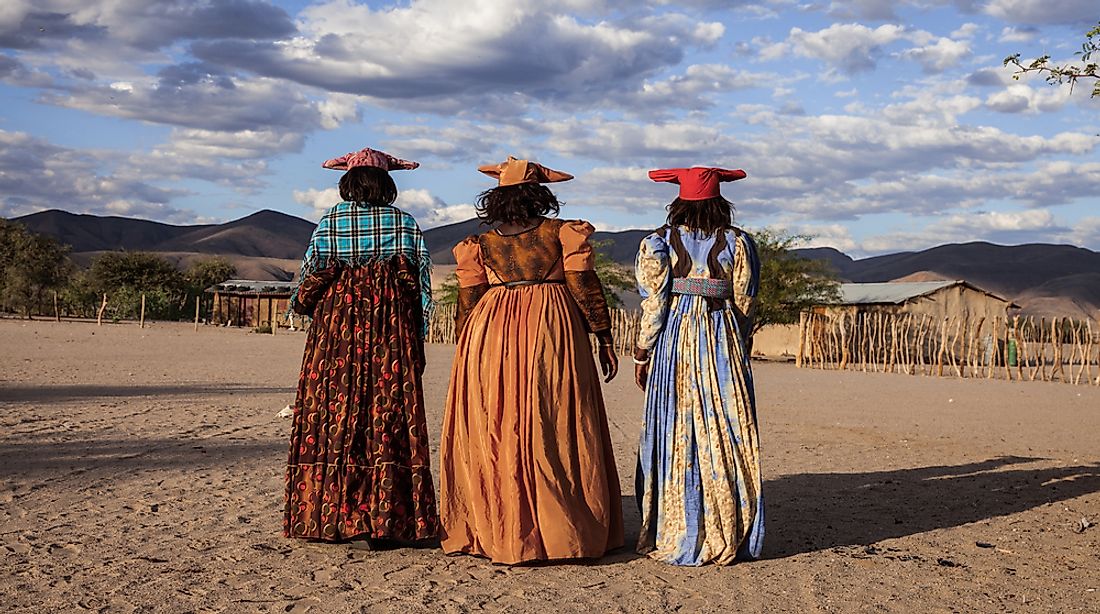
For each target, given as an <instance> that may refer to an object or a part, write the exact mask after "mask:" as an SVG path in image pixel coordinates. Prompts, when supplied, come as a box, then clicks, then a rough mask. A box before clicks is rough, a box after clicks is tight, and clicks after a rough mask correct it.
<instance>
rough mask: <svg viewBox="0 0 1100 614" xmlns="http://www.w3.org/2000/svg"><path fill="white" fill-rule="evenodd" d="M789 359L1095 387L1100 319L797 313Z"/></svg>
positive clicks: (1099, 372)
mask: <svg viewBox="0 0 1100 614" xmlns="http://www.w3.org/2000/svg"><path fill="white" fill-rule="evenodd" d="M796 364H797V365H798V366H799V367H804V368H813V369H839V370H860V371H875V372H888V373H905V374H909V375H918V374H919V375H926V376H945V375H947V376H952V375H953V376H955V377H967V378H985V379H1007V380H1013V381H1025V380H1026V381H1035V380H1040V381H1059V382H1066V383H1072V384H1086V385H1089V384H1092V385H1097V386H1100V324H1097V323H1096V322H1094V321H1093V320H1075V319H1071V318H1051V319H1049V320H1048V319H1047V318H1034V317H1020V316H1017V317H1006V318H1000V317H998V318H994V319H993V320H991V321H987V320H985V319H984V318H976V319H973V318H959V317H952V318H944V319H943V320H938V319H933V318H931V317H929V316H921V315H914V314H893V313H882V312H873V313H859V314H851V313H841V314H835V315H834V314H820V313H804V314H802V319H801V322H800V324H799V342H798V354H797V358H796ZM1094 367H1096V373H1095V374H1094V372H1093V368H1094Z"/></svg>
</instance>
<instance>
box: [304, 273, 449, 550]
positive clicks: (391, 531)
mask: <svg viewBox="0 0 1100 614" xmlns="http://www.w3.org/2000/svg"><path fill="white" fill-rule="evenodd" d="M419 297H420V294H419V289H418V285H417V272H416V269H415V268H413V267H411V265H409V264H408V262H407V261H405V260H403V259H393V260H390V261H388V262H375V263H371V264H367V265H364V266H361V267H355V268H347V269H344V270H343V271H341V273H340V275H339V277H338V278H337V279H336V281H335V282H333V283H332V284H331V285H330V286H329V287H328V290H327V291H326V292H325V294H324V296H323V298H321V300H320V303H319V304H318V306H317V307H316V308H315V310H314V312H313V313H314V318H313V324H312V325H311V326H310V329H309V335H308V337H307V338H306V348H305V357H304V359H303V361H302V371H301V376H300V378H299V380H298V395H297V400H296V401H295V405H294V422H293V427H292V430H291V436H290V457H289V460H288V461H287V472H286V514H285V517H284V522H283V532H284V534H285V535H286V536H287V537H300V538H307V539H316V540H325V541H339V540H346V539H351V538H355V537H359V536H364V537H374V538H386V539H395V540H403V541H411V540H416V539H423V538H430V537H434V536H436V535H437V532H438V517H437V515H436V503H435V492H434V489H433V487H432V474H431V469H430V466H429V463H430V453H429V449H428V432H427V427H426V425H425V419H424V394H423V388H422V386H421V382H420V376H421V372H422V371H423V366H424V347H423V342H422V341H421V340H420V338H419V336H418V327H419V319H420V316H419V312H420V298H419Z"/></svg>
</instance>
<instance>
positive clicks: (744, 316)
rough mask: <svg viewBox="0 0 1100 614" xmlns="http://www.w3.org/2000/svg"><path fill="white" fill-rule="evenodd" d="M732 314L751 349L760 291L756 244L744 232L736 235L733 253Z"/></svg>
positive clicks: (758, 260)
mask: <svg viewBox="0 0 1100 614" xmlns="http://www.w3.org/2000/svg"><path fill="white" fill-rule="evenodd" d="M730 276H731V279H730V281H731V282H732V283H733V312H734V315H735V316H736V317H737V327H738V328H739V329H740V330H741V338H742V339H743V340H744V342H745V345H746V347H748V348H750V349H751V347H752V325H753V321H754V320H755V318H756V294H757V292H758V291H759V289H760V259H759V258H758V257H757V254H756V242H755V241H753V240H752V236H750V235H749V234H748V233H746V232H738V233H737V245H736V246H735V247H734V253H733V270H732V271H731V274H730Z"/></svg>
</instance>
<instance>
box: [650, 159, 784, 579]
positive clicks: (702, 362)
mask: <svg viewBox="0 0 1100 614" xmlns="http://www.w3.org/2000/svg"><path fill="white" fill-rule="evenodd" d="M743 177H745V173H744V171H740V170H738V171H730V170H724V169H716V168H702V167H694V168H682V169H668V170H659V171H651V172H650V178H651V179H653V180H654V181H668V182H671V183H677V184H679V185H680V196H679V198H677V199H676V200H675V201H673V202H672V204H670V205H669V216H668V224H667V225H666V226H663V227H662V228H660V229H658V230H657V231H656V232H654V233H652V234H650V235H649V236H647V237H645V239H644V240H643V241H642V244H641V247H640V250H639V252H638V258H637V268H636V271H637V280H638V287H639V290H640V292H641V295H642V325H641V330H640V331H639V334H638V339H637V343H636V345H635V350H634V362H635V363H636V367H635V377H636V380H637V383H638V385H639V386H640V387H641V388H642V389H643V390H645V399H646V401H645V426H644V429H643V432H642V438H641V444H640V446H639V459H638V472H637V484H636V494H637V497H638V503H639V505H640V507H641V514H642V528H641V534H640V536H639V539H638V551H639V552H641V553H644V554H647V555H648V556H649V557H651V558H654V559H657V560H660V561H664V562H667V563H671V564H674V565H703V564H706V563H716V564H719V565H725V564H729V563H732V562H733V561H734V560H735V559H738V558H757V557H759V556H760V550H761V546H762V544H763V537H764V502H763V501H764V500H763V496H762V494H761V478H760V459H759V445H758V442H757V425H756V401H755V398H754V394H753V381H752V368H751V366H750V364H749V347H750V346H749V340H750V338H751V330H752V319H753V309H754V303H755V297H756V291H757V287H758V283H759V276H760V265H759V261H758V260H757V255H756V246H755V244H754V243H753V240H752V237H750V236H749V235H748V234H747V233H745V232H744V231H742V230H740V229H738V228H736V227H734V226H733V225H732V206H731V204H730V203H729V201H727V200H725V199H724V198H722V195H721V193H720V191H719V189H718V186H719V183H720V182H722V181H733V180H736V179H741V178H743Z"/></svg>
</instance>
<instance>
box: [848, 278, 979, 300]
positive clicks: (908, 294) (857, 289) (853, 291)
mask: <svg viewBox="0 0 1100 614" xmlns="http://www.w3.org/2000/svg"><path fill="white" fill-rule="evenodd" d="M965 283H966V282H964V281H960V280H954V281H915V282H888V283H876V284H840V301H839V302H840V304H842V305H870V304H880V305H881V304H883V303H888V304H893V305H900V304H902V303H904V302H906V301H909V300H912V299H915V298H917V297H918V296H926V295H929V294H932V293H933V292H936V291H938V290H942V289H944V288H949V287H951V286H954V285H958V284H965Z"/></svg>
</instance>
